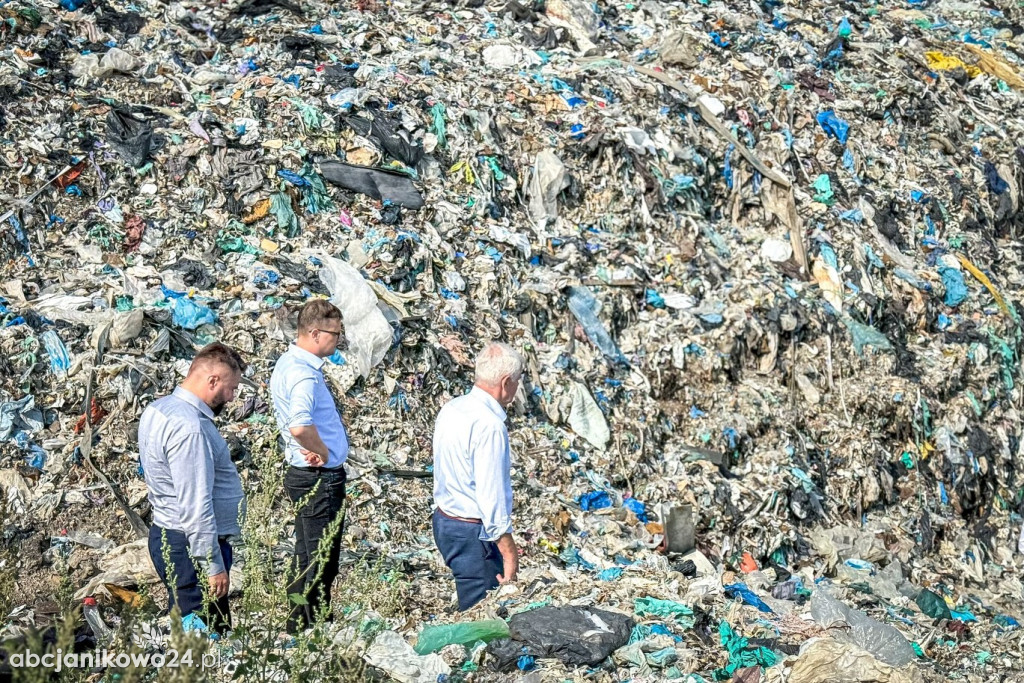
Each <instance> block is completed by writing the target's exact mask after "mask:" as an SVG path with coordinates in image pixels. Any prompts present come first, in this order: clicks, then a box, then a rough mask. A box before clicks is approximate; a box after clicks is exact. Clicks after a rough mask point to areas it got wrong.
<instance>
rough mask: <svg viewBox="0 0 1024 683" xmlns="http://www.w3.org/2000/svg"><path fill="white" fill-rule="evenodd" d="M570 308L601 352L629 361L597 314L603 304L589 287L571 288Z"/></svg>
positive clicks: (622, 360)
mask: <svg viewBox="0 0 1024 683" xmlns="http://www.w3.org/2000/svg"><path fill="white" fill-rule="evenodd" d="M569 310H570V311H572V314H573V315H574V316H575V317H576V320H578V321H579V323H580V325H582V326H583V331H584V332H586V333H587V338H588V339H590V341H592V342H594V345H595V346H596V347H597V348H599V349H600V350H601V353H603V354H604V355H605V356H607V357H608V358H611V359H612V360H615V361H619V362H620V363H626V362H627V361H626V357H625V356H623V355H622V351H619V347H618V346H616V345H615V342H614V341H612V337H611V335H610V334H608V330H607V329H605V326H604V325H603V324H602V323H601V321H600V320H599V319H598V317H597V314H598V311H600V310H601V305H600V304H599V303H598V301H597V299H595V298H594V295H593V294H592V293H591V292H590V290H589V289H587V288H586V287H570V288H569Z"/></svg>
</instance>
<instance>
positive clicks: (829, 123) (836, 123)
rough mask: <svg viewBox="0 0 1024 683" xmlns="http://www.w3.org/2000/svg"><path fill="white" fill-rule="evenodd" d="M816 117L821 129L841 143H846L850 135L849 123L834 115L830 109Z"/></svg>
mask: <svg viewBox="0 0 1024 683" xmlns="http://www.w3.org/2000/svg"><path fill="white" fill-rule="evenodd" d="M817 118H818V123H819V124H820V125H821V128H822V130H824V131H825V132H826V133H828V134H829V135H831V136H832V137H834V138H835V139H836V140H839V142H840V143H841V144H844V145H845V144H846V140H847V139H848V138H849V137H850V124H848V123H847V122H846V121H843V120H842V119H841V118H839V117H838V116H836V113H835V112H834V111H832V110H831V109H829V110H827V111H823V112H821V113H820V114H818V117H817Z"/></svg>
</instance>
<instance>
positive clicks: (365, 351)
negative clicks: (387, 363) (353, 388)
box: [320, 256, 394, 377]
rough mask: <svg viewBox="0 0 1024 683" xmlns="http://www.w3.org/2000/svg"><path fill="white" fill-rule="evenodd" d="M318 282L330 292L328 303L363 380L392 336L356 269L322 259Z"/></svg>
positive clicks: (389, 344) (374, 296) (331, 258)
mask: <svg viewBox="0 0 1024 683" xmlns="http://www.w3.org/2000/svg"><path fill="white" fill-rule="evenodd" d="M320 260H321V261H323V264H324V266H323V268H321V269H320V279H321V280H322V281H323V283H324V285H326V286H327V289H328V291H330V293H331V303H332V304H334V305H335V306H337V307H338V308H339V309H340V310H341V317H342V321H343V322H344V323H345V339H346V340H347V341H348V345H349V351H350V353H349V354H348V357H349V358H350V359H352V360H353V361H354V364H355V366H356V369H357V370H358V371H359V374H360V375H362V376H363V377H366V376H367V375H369V374H370V368H372V367H373V366H375V365H377V363H380V362H381V360H383V359H384V356H385V354H387V352H388V349H390V348H391V342H392V340H393V338H394V335H393V333H392V330H391V325H390V323H388V321H387V318H385V317H384V314H383V313H382V312H381V310H380V307H379V306H378V303H377V295H376V294H375V293H374V291H373V288H372V287H370V285H369V284H367V283H366V280H364V279H363V276H362V275H361V274H360V273H359V271H358V270H356V269H355V268H353V267H352V266H350V265H349V264H347V263H345V262H344V261H340V260H338V259H336V258H333V257H330V256H324V257H321V259H320Z"/></svg>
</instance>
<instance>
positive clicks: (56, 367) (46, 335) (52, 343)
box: [40, 330, 71, 375]
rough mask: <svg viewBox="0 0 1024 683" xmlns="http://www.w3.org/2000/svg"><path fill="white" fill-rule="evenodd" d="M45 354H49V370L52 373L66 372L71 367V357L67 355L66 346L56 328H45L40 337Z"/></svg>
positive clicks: (61, 373)
mask: <svg viewBox="0 0 1024 683" xmlns="http://www.w3.org/2000/svg"><path fill="white" fill-rule="evenodd" d="M40 338H41V339H42V341H43V347H44V348H45V349H46V353H47V355H49V356H50V370H52V371H53V372H54V374H60V375H63V374H66V373H67V371H68V370H69V369H70V368H71V358H70V357H69V356H68V348H67V347H66V346H64V342H63V341H61V339H60V336H59V335H58V334H57V331H56V330H47V331H46V332H43V334H42V336H41V337H40Z"/></svg>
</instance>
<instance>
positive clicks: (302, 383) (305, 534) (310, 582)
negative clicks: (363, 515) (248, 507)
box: [270, 299, 348, 633]
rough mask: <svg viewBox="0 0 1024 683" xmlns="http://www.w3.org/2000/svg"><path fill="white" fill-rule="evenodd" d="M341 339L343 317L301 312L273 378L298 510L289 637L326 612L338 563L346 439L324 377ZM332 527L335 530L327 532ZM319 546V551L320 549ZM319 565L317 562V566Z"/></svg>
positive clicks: (322, 309) (324, 304)
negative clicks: (327, 362) (295, 333)
mask: <svg viewBox="0 0 1024 683" xmlns="http://www.w3.org/2000/svg"><path fill="white" fill-rule="evenodd" d="M344 337H345V326H344V325H343V324H342V321H341V311H339V310H338V309H337V308H336V307H335V306H334V305H333V304H331V303H330V302H328V301H324V300H322V299H316V300H313V301H310V302H309V303H307V304H306V305H305V306H303V307H302V310H301V311H299V322H298V338H297V339H296V340H295V342H294V343H293V344H292V345H291V346H290V347H288V351H286V352H285V353H284V354H283V355H282V356H281V358H280V359H278V361H277V364H276V365H275V366H274V372H273V375H272V376H271V378H270V393H271V396H272V397H273V401H274V415H275V417H276V419H277V425H278V428H279V429H280V430H281V437H282V440H283V442H284V451H285V457H286V459H287V461H288V465H289V466H288V471H287V472H286V473H285V476H284V487H285V491H286V492H287V493H288V497H289V498H290V499H291V501H292V502H293V503H295V504H299V503H300V502H301V503H302V505H301V506H300V507H299V508H298V510H296V518H295V557H294V563H293V568H294V571H295V574H294V577H295V578H294V580H293V582H292V584H291V585H290V586H289V588H288V593H289V595H292V594H298V595H301V596H303V597H304V598H305V599H304V600H299V601H298V602H299V603H302V604H296V605H295V606H294V607H293V609H292V614H291V617H290V619H289V621H288V631H289V632H291V633H294V632H296V631H298V630H301V629H304V628H305V627H307V626H309V625H310V624H311V623H312V622H313V621H315V620H316V618H317V616H318V615H319V614H320V613H321V611H323V612H324V613H325V616H326V618H327V620H333V613H332V612H331V585H332V584H333V583H334V579H335V578H336V577H337V576H338V561H339V557H340V555H341V531H342V530H341V525H342V523H343V520H342V519H340V515H341V510H342V506H343V504H344V502H345V468H344V467H343V463H344V462H345V459H346V458H347V457H348V436H347V435H346V434H345V427H344V425H342V423H341V416H340V415H339V414H338V409H337V407H336V406H335V403H334V397H333V396H332V395H331V392H330V390H329V389H328V388H327V382H326V380H325V378H324V374H323V365H324V359H325V358H328V357H330V356H331V355H333V354H334V351H335V349H337V348H338V345H339V342H340V341H341V340H342V339H344ZM332 527H334V528H332ZM321 546H323V547H321ZM321 557H322V558H324V561H323V562H318V561H317V560H318V558H321Z"/></svg>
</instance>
